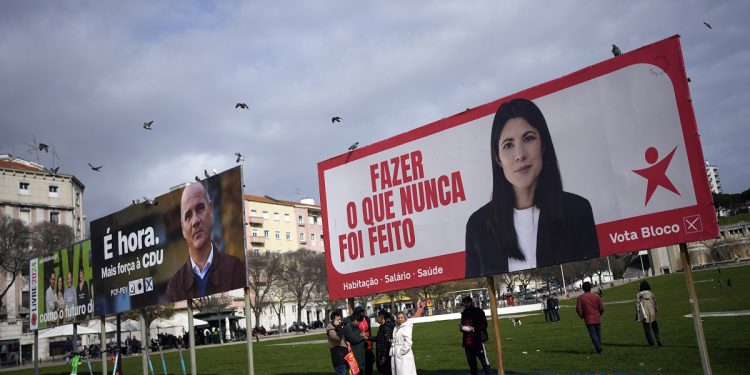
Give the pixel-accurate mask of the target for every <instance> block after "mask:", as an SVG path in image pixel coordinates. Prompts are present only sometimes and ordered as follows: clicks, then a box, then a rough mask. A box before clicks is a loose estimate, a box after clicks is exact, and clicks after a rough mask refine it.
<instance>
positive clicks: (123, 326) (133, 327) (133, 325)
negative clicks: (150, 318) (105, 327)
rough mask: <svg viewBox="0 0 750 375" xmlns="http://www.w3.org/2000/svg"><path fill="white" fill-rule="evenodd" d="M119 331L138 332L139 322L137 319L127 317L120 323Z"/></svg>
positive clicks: (139, 328) (139, 329)
mask: <svg viewBox="0 0 750 375" xmlns="http://www.w3.org/2000/svg"><path fill="white" fill-rule="evenodd" d="M120 331H122V332H140V331H141V323H140V322H139V321H137V320H133V319H128V320H126V321H124V322H121V323H120Z"/></svg>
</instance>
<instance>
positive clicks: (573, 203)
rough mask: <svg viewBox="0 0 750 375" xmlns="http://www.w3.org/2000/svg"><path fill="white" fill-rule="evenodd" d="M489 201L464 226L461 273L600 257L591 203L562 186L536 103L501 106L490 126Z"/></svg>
mask: <svg viewBox="0 0 750 375" xmlns="http://www.w3.org/2000/svg"><path fill="white" fill-rule="evenodd" d="M490 149H491V153H492V180H493V187H492V198H491V200H490V202H489V203H487V204H486V205H484V206H482V207H481V208H480V209H479V210H477V211H476V212H474V213H473V214H472V215H471V217H469V220H468V222H467V223H466V277H467V278H471V277H478V276H488V275H496V274H500V273H506V272H513V271H517V270H524V269H529V268H536V267H542V266H546V265H552V264H558V263H564V262H569V261H573V260H576V259H582V258H583V259H590V258H596V257H599V242H598V240H597V236H596V226H595V223H594V215H593V212H592V210H591V204H590V203H589V201H588V200H586V198H583V197H581V196H578V195H575V194H573V193H569V192H566V191H563V188H562V178H561V176H560V169H559V166H558V163H557V155H556V154H555V148H554V145H553V144H552V137H551V136H550V132H549V128H548V127H547V122H546V120H545V119H544V115H543V114H542V112H541V110H539V107H537V106H536V104H534V103H533V102H532V101H530V100H527V99H513V100H510V101H508V102H506V103H504V104H502V105H501V106H500V108H499V109H498V110H497V113H496V114H495V119H494V120H493V123H492V133H491V136H490Z"/></svg>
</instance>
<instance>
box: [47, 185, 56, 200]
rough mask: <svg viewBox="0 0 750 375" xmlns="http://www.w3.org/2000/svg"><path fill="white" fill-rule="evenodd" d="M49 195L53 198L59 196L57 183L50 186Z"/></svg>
mask: <svg viewBox="0 0 750 375" xmlns="http://www.w3.org/2000/svg"><path fill="white" fill-rule="evenodd" d="M49 196H50V197H52V198H57V186H55V185H50V186H49Z"/></svg>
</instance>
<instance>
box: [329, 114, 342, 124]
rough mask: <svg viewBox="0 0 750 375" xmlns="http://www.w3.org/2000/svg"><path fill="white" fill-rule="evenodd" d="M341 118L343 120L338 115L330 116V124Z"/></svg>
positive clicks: (339, 120)
mask: <svg viewBox="0 0 750 375" xmlns="http://www.w3.org/2000/svg"><path fill="white" fill-rule="evenodd" d="M341 120H343V119H342V118H341V117H339V116H333V117H331V123H332V124H335V123H337V122H341Z"/></svg>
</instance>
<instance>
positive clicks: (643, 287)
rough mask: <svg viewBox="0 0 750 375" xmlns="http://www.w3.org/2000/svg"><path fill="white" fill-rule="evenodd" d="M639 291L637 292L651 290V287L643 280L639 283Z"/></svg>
mask: <svg viewBox="0 0 750 375" xmlns="http://www.w3.org/2000/svg"><path fill="white" fill-rule="evenodd" d="M639 289H640V290H639V291H641V292H642V291H644V290H651V285H648V281H646V280H643V281H641V287H640V288H639Z"/></svg>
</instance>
